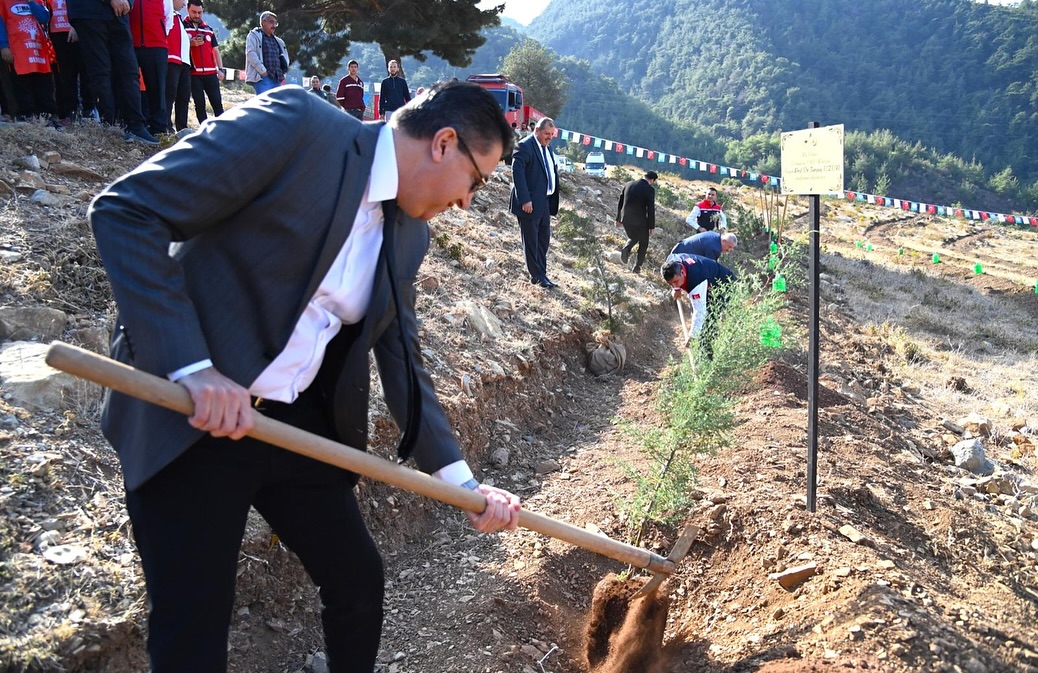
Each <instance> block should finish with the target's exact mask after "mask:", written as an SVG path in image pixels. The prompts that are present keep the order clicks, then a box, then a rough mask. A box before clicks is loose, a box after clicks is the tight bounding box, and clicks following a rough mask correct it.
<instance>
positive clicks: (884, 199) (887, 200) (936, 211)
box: [761, 177, 1038, 227]
mask: <svg viewBox="0 0 1038 673" xmlns="http://www.w3.org/2000/svg"><path fill="white" fill-rule="evenodd" d="M761 179H762V180H763V177H762V178H761ZM843 196H844V198H845V199H847V200H848V201H859V202H865V203H873V204H876V205H877V206H886V207H889V208H900V209H901V210H907V211H909V212H913V213H920V214H925V215H937V216H944V217H958V218H961V219H966V220H979V221H981V222H991V221H993V222H998V223H1000V224H1020V225H1030V226H1032V227H1038V217H1033V216H1030V215H1015V214H1008V213H993V212H990V211H985V210H970V209H963V208H958V207H956V206H939V205H937V204H935V203H921V202H919V201H908V200H905V199H893V198H891V197H889V196H877V195H876V194H867V193H865V192H855V191H847V192H844V193H843Z"/></svg>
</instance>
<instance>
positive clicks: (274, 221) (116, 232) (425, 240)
mask: <svg viewBox="0 0 1038 673" xmlns="http://www.w3.org/2000/svg"><path fill="white" fill-rule="evenodd" d="M379 128H380V125H378V124H367V125H365V124H361V123H360V122H358V121H356V120H355V119H354V118H353V117H351V116H349V115H346V114H343V113H342V111H341V110H336V109H333V108H332V107H331V106H329V105H327V104H326V103H325V102H324V101H322V100H320V99H318V98H317V97H316V96H312V95H310V94H309V93H307V92H306V90H304V89H303V88H301V87H295V86H289V87H280V88H277V89H274V90H273V91H271V92H268V93H267V94H264V95H263V96H257V97H256V98H253V99H252V100H250V101H249V102H248V103H246V104H244V105H242V106H239V107H237V108H234V109H232V110H230V111H228V112H227V113H225V114H224V115H222V116H221V117H219V118H218V119H216V120H213V121H211V122H209V123H207V124H206V125H204V126H203V128H202V129H201V130H200V131H199V132H198V133H196V134H195V135H193V136H190V137H189V138H187V139H185V140H183V141H181V142H179V143H177V144H176V145H174V146H173V147H171V148H170V149H168V150H166V151H164V152H162V153H160V154H157V155H155V156H154V157H153V158H152V159H150V160H149V161H147V162H145V163H144V164H142V165H141V166H140V167H138V168H137V169H136V170H134V171H133V172H131V173H129V174H127V175H125V176H123V177H122V178H120V179H118V180H116V181H115V182H114V183H113V184H112V185H111V186H109V187H108V188H107V189H106V190H105V191H104V192H102V193H101V194H100V195H99V196H98V197H97V198H96V199H95V200H94V202H93V204H92V205H91V207H90V212H89V217H90V222H91V226H92V227H93V230H94V236H95V238H96V240H97V246H98V250H99V252H100V254H101V258H102V260H103V261H104V264H105V267H106V269H107V270H108V275H109V278H110V279H111V283H112V288H113V291H114V294H115V298H116V302H117V304H118V306H119V316H118V323H117V329H116V331H115V333H114V335H113V343H112V355H113V357H115V358H116V359H118V360H120V361H122V362H125V363H127V364H130V365H132V366H134V367H137V368H139V369H143V370H144V371H147V372H150V373H152V374H156V375H158V376H166V375H168V374H169V373H171V372H174V371H176V370H178V369H180V368H182V367H185V366H187V365H189V364H191V363H194V362H198V361H201V360H205V359H206V358H210V359H212V361H213V363H214V365H215V366H216V368H217V370H219V371H220V372H222V373H223V374H224V375H226V376H228V377H229V378H231V379H233V380H234V381H236V382H238V383H240V384H241V385H243V386H249V385H250V384H251V383H252V382H253V381H254V380H255V379H256V378H257V377H258V376H259V374H260V373H261V372H262V371H263V370H264V369H265V368H266V367H267V365H269V364H270V362H271V361H272V360H273V359H274V358H275V357H276V356H277V355H278V354H279V353H280V352H281V350H282V349H283V348H284V346H285V344H286V343H287V342H288V338H289V336H290V335H291V333H292V330H293V328H294V327H295V325H296V323H297V321H298V319H299V317H300V315H301V314H302V311H303V309H304V308H305V306H306V304H307V302H308V301H309V300H310V298H311V297H312V296H313V293H314V291H315V290H316V288H317V286H318V285H319V284H320V282H321V280H322V279H323V278H324V276H325V274H326V273H327V270H328V268H329V266H330V265H331V262H332V261H333V260H334V258H335V256H336V254H337V253H338V251H339V250H340V248H341V246H342V244H343V242H344V241H345V240H346V237H347V236H348V235H349V233H350V230H351V229H352V227H353V220H354V218H355V215H356V212H357V208H358V206H359V204H360V200H361V198H362V197H363V194H364V189H365V187H366V185H367V181H368V176H369V173H370V170H371V165H372V162H373V160H374V152H375V144H376V141H377V138H378V131H379ZM400 189H401V190H404V189H407V185H401V186H400ZM396 227H397V228H396V230H395V231H396V233H395V236H394V248H395V264H394V266H395V271H396V276H397V285H398V287H399V289H400V294H401V303H402V304H403V305H402V306H399V307H397V306H394V305H393V300H392V293H391V292H390V289H389V282H388V275H387V271H386V265H385V259H384V257H383V258H381V259H380V262H379V265H378V269H377V271H376V276H375V285H374V289H373V290H372V297H371V303H370V306H369V308H368V313H367V318H366V319H365V320H364V322H363V323H362V325H361V326H360V327H359V330H360V333H359V336H358V337H357V338H356V340H355V341H354V342H353V347H351V348H350V349H349V350H348V351H346V352H344V353H338V354H336V355H335V358H334V361H329V360H327V359H326V361H325V362H324V364H323V366H322V372H321V376H320V377H319V379H320V380H323V381H329V380H330V381H332V382H333V383H332V384H331V385H330V386H329V387H328V388H326V393H327V394H328V396H329V398H330V404H331V410H332V412H333V414H334V419H335V426H336V432H337V434H338V436H337V437H335V438H334V439H338V440H339V441H343V442H346V443H348V444H350V445H352V446H354V447H355V448H361V449H362V448H365V446H366V443H367V404H368V387H369V385H368V381H369V370H368V355H367V354H368V351H369V350H370V349H372V348H373V349H374V351H375V356H376V361H377V363H378V365H379V372H380V376H381V379H382V386H383V389H384V391H385V397H386V401H387V404H388V406H389V408H390V411H391V412H392V413H393V416H394V418H395V419H396V421H397V424H398V425H400V426H401V427H402V426H403V425H404V422H405V421H406V415H407V402H408V395H407V393H408V388H407V376H408V373H407V371H406V368H405V366H404V364H403V351H402V348H403V346H402V343H401V340H400V332H399V330H400V323H401V322H406V323H407V325H408V329H407V333H408V334H409V335H411V341H410V343H409V347H410V350H411V354H412V360H413V361H414V362H415V364H416V366H417V372H416V373H417V375H418V381H419V388H420V393H421V398H422V399H421V407H422V424H421V426H420V428H419V434H418V442H417V444H416V445H415V449H414V457H415V460H416V461H417V463H418V466H419V467H420V468H421V469H423V470H425V471H427V472H432V471H435V470H437V469H439V468H441V467H443V466H445V465H447V464H449V463H451V462H454V461H456V460H460V459H461V458H462V454H461V451H460V448H459V447H458V444H457V441H456V439H455V437H454V434H453V432H452V431H451V428H450V425H449V423H448V421H447V418H446V415H445V414H444V412H443V409H442V407H441V406H440V404H439V402H438V401H437V399H436V393H435V390H434V388H433V384H432V381H431V379H430V377H429V374H428V372H427V371H426V370H425V368H424V367H423V366H422V364H421V362H422V360H421V352H420V349H419V345H418V338H417V334H418V328H417V325H416V319H415V312H414V302H415V294H414V280H415V277H416V276H417V272H418V268H419V266H420V265H421V262H422V260H423V259H424V257H425V253H426V252H427V250H428V246H429V228H428V225H427V223H425V222H424V221H421V220H417V219H414V218H410V217H408V216H406V215H404V214H403V213H401V214H400V217H399V218H398V222H397V225H396ZM171 244H172V245H171ZM329 370H331V371H330V372H329ZM329 373H330V374H331V376H329ZM315 385H316V382H315ZM102 430H103V431H104V433H105V436H106V437H107V438H108V439H109V441H110V442H111V443H112V445H113V446H114V447H115V449H116V451H117V452H118V453H119V458H120V461H121V463H122V466H123V476H124V479H125V481H126V487H127V489H128V490H133V489H135V488H137V487H139V486H140V485H141V484H143V483H144V482H145V481H147V480H148V479H149V478H150V477H152V476H153V475H155V474H156V473H157V472H158V471H159V470H161V469H162V468H163V467H165V466H166V465H168V464H169V463H170V462H171V461H172V460H173V459H175V458H176V457H177V456H179V455H180V454H181V453H183V452H184V451H185V450H186V449H187V448H188V447H190V446H191V445H192V444H193V443H194V442H195V441H196V440H197V439H198V438H199V437H200V434H201V433H200V432H199V431H198V430H195V429H194V428H192V427H191V426H190V425H189V424H188V423H187V419H186V418H185V417H183V416H181V415H179V414H176V413H174V412H170V411H166V410H164V409H161V408H159V407H156V406H153V405H150V404H147V403H144V402H140V401H138V400H135V399H131V398H129V397H127V396H125V395H122V394H119V393H111V394H110V395H109V396H108V398H107V399H106V403H105V409H104V414H103V417H102Z"/></svg>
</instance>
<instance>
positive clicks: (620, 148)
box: [613, 143, 624, 152]
mask: <svg viewBox="0 0 1038 673" xmlns="http://www.w3.org/2000/svg"><path fill="white" fill-rule="evenodd" d="M613 147H615V148H616V151H617V152H623V151H624V144H623V143H616V144H615V145H613Z"/></svg>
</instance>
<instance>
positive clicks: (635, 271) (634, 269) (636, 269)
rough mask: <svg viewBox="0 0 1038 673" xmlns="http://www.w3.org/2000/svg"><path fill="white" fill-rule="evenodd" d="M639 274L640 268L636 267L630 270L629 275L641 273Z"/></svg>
mask: <svg viewBox="0 0 1038 673" xmlns="http://www.w3.org/2000/svg"><path fill="white" fill-rule="evenodd" d="M641 272H642V268H641V267H640V266H636V267H634V268H633V269H631V273H641Z"/></svg>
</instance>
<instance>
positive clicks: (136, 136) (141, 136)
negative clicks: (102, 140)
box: [123, 127, 159, 145]
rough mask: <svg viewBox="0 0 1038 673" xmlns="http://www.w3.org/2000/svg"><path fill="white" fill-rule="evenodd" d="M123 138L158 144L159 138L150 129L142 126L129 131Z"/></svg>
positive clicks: (145, 143)
mask: <svg viewBox="0 0 1038 673" xmlns="http://www.w3.org/2000/svg"><path fill="white" fill-rule="evenodd" d="M123 140H125V141H126V142H128V143H141V144H143V145H158V144H159V139H158V138H156V137H155V136H153V135H151V133H149V132H148V129H146V128H144V127H141V128H139V129H136V130H134V131H127V132H126V135H124V136H123Z"/></svg>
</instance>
